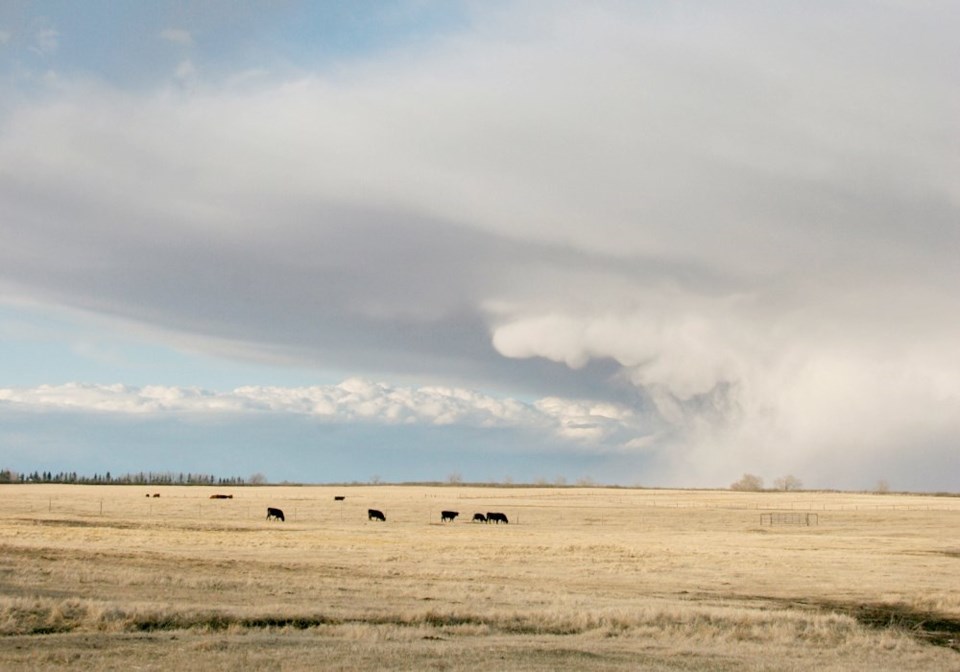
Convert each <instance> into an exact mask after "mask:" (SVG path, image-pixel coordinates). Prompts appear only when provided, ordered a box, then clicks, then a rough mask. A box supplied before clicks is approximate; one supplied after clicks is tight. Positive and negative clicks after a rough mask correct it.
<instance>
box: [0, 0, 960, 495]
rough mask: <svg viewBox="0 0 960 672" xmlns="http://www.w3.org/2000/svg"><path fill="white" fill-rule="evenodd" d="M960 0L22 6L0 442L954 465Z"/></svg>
mask: <svg viewBox="0 0 960 672" xmlns="http://www.w3.org/2000/svg"><path fill="white" fill-rule="evenodd" d="M957 18H958V16H957V9H956V8H955V7H954V6H953V5H952V4H951V3H940V2H929V3H923V4H922V5H916V6H910V7H907V6H905V5H902V4H900V3H894V2H886V1H881V0H877V1H876V2H869V3H862V2H859V3H853V2H850V3H847V2H839V3H819V4H818V3H808V4H806V5H804V6H803V7H786V6H783V5H777V4H771V3H764V4H758V3H752V2H734V3H729V4H728V5H725V6H724V7H723V8H722V10H721V9H719V8H717V7H715V6H714V5H713V4H712V3H706V2H675V3H662V4H649V3H648V4H639V3H620V2H609V3H608V2H599V3H590V4H589V5H587V4H583V3H572V2H571V3H566V2H559V3H556V2H550V3H547V2H537V1H529V2H492V3H491V2H482V3H473V2H462V3H450V2H430V1H420V2H413V1H411V2H400V1H397V2H383V3H369V4H361V3H353V2H351V3H346V2H328V3H300V2H269V3H267V2H262V3H257V2H246V3H245V2H239V3H238V2H204V3H184V2H153V3H140V2H121V3H117V2H89V3H74V2H7V3H4V4H3V5H2V7H0V240H2V241H3V245H2V247H0V467H6V468H13V469H18V470H22V471H33V470H34V469H49V470H54V471H57V470H61V469H64V470H77V471H83V472H85V471H93V470H99V471H104V470H108V469H109V470H110V471H113V472H120V471H124V470H127V469H130V470H139V469H141V468H142V469H160V470H167V469H169V470H173V471H213V472H216V473H218V474H219V473H221V472H222V473H224V475H227V474H229V475H249V474H250V473H254V472H262V473H265V474H266V475H267V476H268V478H270V479H271V480H275V481H280V480H304V481H315V482H323V481H329V480H336V481H350V480H360V481H363V480H367V479H368V478H370V477H371V476H372V475H374V474H376V475H379V476H380V477H381V478H382V479H384V480H388V481H389V480H429V479H442V478H444V475H445V474H449V473H452V472H459V473H460V474H461V475H462V476H463V477H464V478H465V479H467V480H472V479H476V480H502V479H504V478H507V477H510V478H512V479H514V480H517V481H523V480H535V479H541V478H545V479H548V480H554V479H556V478H565V479H567V480H568V481H570V482H573V481H575V480H577V479H578V478H585V477H590V478H594V479H596V480H598V481H602V482H610V483H621V484H633V483H643V484H647V485H689V486H720V487H724V486H726V485H729V483H731V482H733V481H734V480H736V479H737V478H739V476H740V475H741V474H742V473H744V472H751V473H756V474H760V475H761V476H763V477H765V478H766V479H767V481H768V482H772V481H773V479H774V478H776V477H778V476H782V475H785V474H788V473H789V474H794V475H796V476H797V477H799V478H800V479H801V480H802V481H804V483H805V484H806V485H808V486H810V487H824V488H871V487H873V486H874V484H875V483H876V482H877V481H878V480H881V479H882V480H886V481H888V482H889V483H890V485H891V487H893V488H894V489H897V488H904V489H906V488H909V489H919V490H957V489H960V481H958V479H960V475H958V474H960V469H957V467H958V466H960V460H958V457H957V451H956V446H957V445H960V444H958V440H960V413H958V412H957V411H958V410H960V339H958V338H957V336H958V334H960V311H957V310H956V308H957V306H956V299H955V293H956V292H955V288H956V287H957V286H958V284H960V283H958V281H960V277H958V274H960V269H958V266H957V264H956V261H955V259H956V253H957V250H958V249H960V231H958V225H957V222H958V221H960V217H958V214H960V192H958V187H957V184H956V180H955V179H954V177H953V176H955V175H956V168H957V165H956V156H957V155H958V150H960V134H958V130H957V126H956V123H955V120H956V118H957V117H958V116H960V86H957V85H958V83H960V82H958V81H957V78H958V74H957V72H956V68H955V67H952V64H953V63H956V62H957V60H958V58H957V57H958V56H960V53H958V50H960V47H958V46H957V44H956V40H955V39H954V36H953V35H952V32H951V31H950V30H949V27H950V26H952V25H956V19H957ZM491 456H494V458H495V459H493V460H492V462H491V459H490V457H491ZM237 472H240V473H239V474H238V473H237Z"/></svg>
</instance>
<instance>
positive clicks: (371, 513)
mask: <svg viewBox="0 0 960 672" xmlns="http://www.w3.org/2000/svg"><path fill="white" fill-rule="evenodd" d="M367 520H379V521H382V522H384V523H385V522H387V517H386V516H385V515H383V511H377V510H376V509H367Z"/></svg>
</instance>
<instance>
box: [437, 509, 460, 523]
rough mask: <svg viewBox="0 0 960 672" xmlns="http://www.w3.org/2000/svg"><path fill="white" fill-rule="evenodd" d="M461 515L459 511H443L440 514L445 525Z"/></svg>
mask: <svg viewBox="0 0 960 672" xmlns="http://www.w3.org/2000/svg"><path fill="white" fill-rule="evenodd" d="M459 515H460V512H459V511H441V512H440V522H441V523H445V522H447V521H448V520H453V519H454V518H456V517H457V516H459Z"/></svg>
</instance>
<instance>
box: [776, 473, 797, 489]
mask: <svg viewBox="0 0 960 672" xmlns="http://www.w3.org/2000/svg"><path fill="white" fill-rule="evenodd" d="M773 487H774V488H776V489H777V490H782V491H784V492H789V491H792V490H799V489H800V488H802V487H803V482H802V481H801V480H800V479H799V478H797V477H796V476H794V475H793V474H788V475H786V476H781V477H780V478H778V479H777V480H775V481H774V482H773Z"/></svg>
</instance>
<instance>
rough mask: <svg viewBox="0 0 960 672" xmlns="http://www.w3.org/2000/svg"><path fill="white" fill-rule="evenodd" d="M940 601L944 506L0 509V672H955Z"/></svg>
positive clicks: (713, 498) (948, 554)
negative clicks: (798, 517) (783, 518)
mask: <svg viewBox="0 0 960 672" xmlns="http://www.w3.org/2000/svg"><path fill="white" fill-rule="evenodd" d="M154 492H158V493H160V495H161V496H160V497H159V498H153V497H145V496H144V495H145V494H147V493H151V494H152V493H154ZM219 492H229V493H230V494H233V495H234V498H233V499H229V500H211V499H209V496H210V495H211V494H213V493H219ZM335 494H337V495H345V496H346V500H345V501H344V502H342V503H341V502H335V501H334V500H333V496H334V495H335ZM268 505H269V506H278V507H280V508H282V509H283V510H284V511H285V513H286V515H287V521H286V522H285V523H279V522H275V521H266V520H265V519H264V518H265V515H266V507H267V506H268ZM368 507H373V508H378V509H381V510H383V511H384V512H385V513H386V515H387V522H386V523H376V522H368V521H367V519H366V510H367V508H368ZM442 509H454V510H457V511H459V512H460V518H459V519H458V520H457V521H455V522H454V523H447V524H441V523H440V511H441V510H442ZM486 511H502V512H504V513H506V514H507V515H508V516H509V517H510V521H511V524H510V525H483V524H475V523H472V522H470V518H471V517H472V515H473V513H474V512H486ZM770 511H794V512H805V513H806V512H815V513H816V514H817V516H818V518H819V525H816V526H810V527H807V526H804V527H800V526H793V525H777V526H769V525H761V524H760V522H761V514H762V513H764V512H770ZM958 579H960V499H957V498H951V497H928V496H902V495H885V496H874V495H864V494H845V493H742V492H708V491H666V490H663V491H652V490H635V489H603V488H561V489H555V488H477V487H414V486H410V487H394V486H353V487H337V488H334V487H263V488H232V489H226V488H204V487H161V488H145V487H135V486H130V487H118V486H99V487H98V486H57V485H9V486H0V669H93V670H98V669H99V670H114V669H117V670H119V669H124V670H127V669H169V668H170V667H171V666H188V667H189V669H225V668H228V667H230V668H235V669H276V670H299V669H317V668H321V669H374V668H376V669H445V670H459V669H464V670H466V669H469V670H478V669H479V670H487V669H489V670H498V669H520V670H525V669H529V670H533V669H537V670H540V669H560V668H563V669H609V670H626V669H631V670H632V669H638V668H639V669H654V670H694V669H718V670H723V669H729V670H743V669H747V670H813V669H817V670H820V669H825V668H826V669H836V670H863V669H877V670H882V669H889V670H894V669H896V670H902V669H927V670H958V669H960V653H958V648H960V643H958V638H960V633H958V629H960V594H958V592H957V590H956V586H957V584H958Z"/></svg>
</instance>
